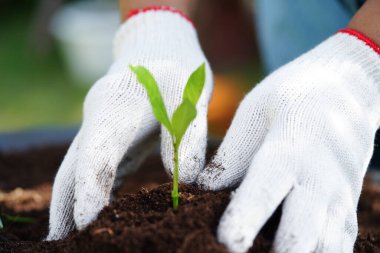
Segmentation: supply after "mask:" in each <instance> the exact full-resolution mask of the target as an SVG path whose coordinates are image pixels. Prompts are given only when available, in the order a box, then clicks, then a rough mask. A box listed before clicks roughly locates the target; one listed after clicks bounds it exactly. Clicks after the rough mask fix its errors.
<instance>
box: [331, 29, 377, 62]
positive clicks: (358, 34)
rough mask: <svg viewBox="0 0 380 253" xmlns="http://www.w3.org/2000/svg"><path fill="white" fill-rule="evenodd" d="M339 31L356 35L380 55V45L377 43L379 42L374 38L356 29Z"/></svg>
mask: <svg viewBox="0 0 380 253" xmlns="http://www.w3.org/2000/svg"><path fill="white" fill-rule="evenodd" d="M338 33H346V34H349V35H352V36H354V37H356V38H357V39H359V40H361V41H363V42H364V43H365V44H366V45H367V46H369V47H370V48H372V49H373V51H375V52H376V53H377V54H378V55H379V56H380V46H379V45H377V43H376V42H374V41H373V40H372V39H370V38H369V37H367V36H365V35H364V34H363V33H361V32H359V31H356V30H354V29H349V28H345V29H341V30H339V31H338Z"/></svg>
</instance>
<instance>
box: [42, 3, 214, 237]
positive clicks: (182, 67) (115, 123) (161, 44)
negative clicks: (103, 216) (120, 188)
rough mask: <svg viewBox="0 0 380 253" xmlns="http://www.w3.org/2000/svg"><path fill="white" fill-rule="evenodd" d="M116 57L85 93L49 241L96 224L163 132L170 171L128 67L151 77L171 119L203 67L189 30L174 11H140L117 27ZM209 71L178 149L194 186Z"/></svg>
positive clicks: (60, 177)
mask: <svg viewBox="0 0 380 253" xmlns="http://www.w3.org/2000/svg"><path fill="white" fill-rule="evenodd" d="M114 52H115V61H114V63H113V64H112V66H111V67H110V69H109V71H108V73H107V74H106V75H105V76H104V77H103V78H101V79H100V80H98V81H97V82H96V83H95V84H94V86H93V87H92V88H91V90H90V91H89V93H88V94H87V97H86V100H85V103H84V115H83V123H82V126H81V128H80V130H79V133H78V134H77V136H76V137H75V140H74V141H73V143H72V144H71V146H70V148H69V151H68V152H67V154H66V156H65V158H64V161H63V163H62V165H61V167H60V169H59V171H58V174H57V176H56V179H55V182H54V187H53V197H52V202H51V207H50V229H49V235H48V237H47V240H56V239H61V238H63V237H65V236H66V235H67V234H68V233H69V232H70V231H71V230H73V229H74V228H75V227H77V228H78V229H83V228H84V227H85V226H86V225H88V224H89V223H90V222H91V221H93V220H94V219H95V218H96V216H97V214H98V213H99V212H100V210H101V209H102V208H103V207H104V206H105V205H107V204H108V203H109V201H110V195H111V190H112V188H113V186H117V185H120V183H121V179H122V178H123V177H124V176H125V175H126V174H128V172H130V171H131V170H133V169H135V168H136V167H138V166H139V164H140V163H141V161H142V160H143V158H145V157H146V156H147V154H148V152H149V151H150V150H151V147H152V146H153V144H154V142H155V140H157V139H158V137H159V134H160V132H161V134H162V136H161V150H162V159H163V162H164V165H165V167H166V168H167V169H168V170H169V171H171V170H172V169H173V161H172V159H173V155H172V154H173V150H172V146H171V140H170V136H169V134H168V132H167V131H166V129H164V128H162V127H161V128H160V125H159V123H158V122H157V121H156V119H155V118H154V116H153V113H152V109H151V105H150V104H149V102H148V98H147V94H146V91H145V90H144V88H143V86H142V85H141V84H139V83H138V82H137V79H136V77H135V75H134V74H132V72H131V71H130V70H129V64H131V65H143V66H145V67H146V68H148V69H149V70H150V71H151V73H152V74H153V76H154V77H155V79H156V80H157V82H158V85H159V87H160V90H161V93H162V96H163V99H164V102H165V104H166V106H167V109H168V114H169V116H170V115H172V113H173V111H174V109H175V108H176V107H177V106H178V105H179V103H180V102H181V100H182V93H183V90H184V87H185V85H186V81H187V79H188V78H189V76H190V74H191V73H192V72H193V71H194V70H196V69H197V67H199V66H200V65H201V64H202V63H204V62H206V63H207V60H206V58H205V56H204V54H203V52H202V50H201V48H200V45H199V42H198V38H197V34H196V31H195V29H194V27H193V25H192V24H191V23H190V22H189V21H188V20H186V19H185V18H183V17H182V16H181V15H179V14H178V13H174V12H171V11H167V10H166V11H164V10H151V11H146V12H141V13H139V14H137V15H135V16H133V17H131V18H130V19H128V21H127V22H125V23H124V24H123V25H122V26H121V27H120V29H119V31H118V33H117V35H116V38H115V47H114ZM206 66H207V68H206V84H205V87H204V90H203V93H202V95H201V97H200V99H199V102H198V104H197V109H198V115H197V118H196V119H195V120H194V121H193V122H192V124H191V125H190V127H189V129H188V131H187V133H186V135H185V136H184V138H183V141H182V143H181V146H180V150H179V162H180V165H179V177H180V181H182V182H187V183H189V182H193V181H194V180H195V177H196V176H197V174H198V173H199V171H200V170H201V168H203V166H204V160H205V148H206V134H207V122H206V118H207V106H208V101H209V99H210V96H211V90H212V73H211V70H210V67H209V65H208V63H207V64H206ZM160 129H161V131H160ZM115 181H116V182H115ZM115 184H116V185H115Z"/></svg>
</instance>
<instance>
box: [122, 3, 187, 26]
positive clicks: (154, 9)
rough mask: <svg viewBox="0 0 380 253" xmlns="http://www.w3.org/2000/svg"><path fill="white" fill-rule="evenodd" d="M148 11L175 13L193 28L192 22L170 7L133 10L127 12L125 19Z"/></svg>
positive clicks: (183, 14)
mask: <svg viewBox="0 0 380 253" xmlns="http://www.w3.org/2000/svg"><path fill="white" fill-rule="evenodd" d="M148 11H168V12H171V13H176V14H178V15H180V16H181V17H183V18H184V19H186V20H187V21H189V22H190V23H191V24H192V25H193V26H194V23H193V21H192V20H191V19H190V18H189V17H188V16H187V15H186V14H185V13H183V12H181V11H179V10H177V9H175V8H173V7H170V6H150V7H146V8H143V9H133V10H130V11H129V14H128V16H127V18H126V19H128V18H131V17H133V16H136V15H138V14H140V13H145V12H148Z"/></svg>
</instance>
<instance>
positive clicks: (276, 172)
mask: <svg viewBox="0 0 380 253" xmlns="http://www.w3.org/2000/svg"><path fill="white" fill-rule="evenodd" d="M350 34H351V35H350ZM352 34H353V35H356V36H352ZM359 38H360V39H359ZM361 39H362V40H361ZM363 40H366V39H365V38H364V36H362V35H360V34H359V33H357V32H355V31H353V30H343V31H341V32H340V33H338V34H336V35H334V36H332V37H331V38H329V39H328V40H326V41H325V42H323V43H322V44H320V45H319V46H317V47H316V48H315V49H313V50H311V51H310V52H308V53H306V54H304V55H303V56H301V57H300V58H298V59H296V60H294V61H293V62H291V63H289V64H288V65H286V66H284V67H282V68H280V69H279V70H278V71H276V72H274V73H273V74H272V75H270V76H269V77H267V78H266V79H265V80H264V81H262V82H261V83H260V84H259V85H258V86H257V87H256V88H255V89H254V90H253V91H252V92H251V93H249V94H248V95H247V96H246V98H245V99H244V101H243V102H242V103H241V105H240V107H239V109H238V111H237V113H236V116H235V118H234V120H233V122H232V125H231V128H230V129H229V131H228V133H227V135H226V137H225V139H224V141H223V143H222V144H221V146H220V148H219V150H218V151H217V153H216V156H215V157H214V158H213V160H212V162H211V163H210V164H209V165H208V166H207V167H206V168H205V170H204V171H202V172H201V174H200V176H199V178H198V180H197V181H198V183H199V184H200V185H202V186H203V187H205V188H208V189H212V190H219V189H223V188H226V187H231V186H234V185H236V184H238V183H240V182H241V181H242V182H241V184H240V186H239V188H238V189H237V190H236V191H235V192H234V193H233V194H232V197H231V202H230V204H229V205H228V207H227V209H226V211H225V213H224V214H223V216H222V218H221V221H220V224H219V227H218V231H217V234H218V240H219V241H220V242H222V243H223V244H225V245H226V246H227V248H228V249H229V250H230V252H234V253H235V252H246V251H247V250H248V249H249V247H250V246H252V243H253V240H254V238H255V237H256V235H257V234H258V232H259V230H260V229H261V228H262V226H263V225H264V224H265V222H266V221H267V220H268V219H269V217H270V216H271V215H272V214H273V212H274V211H275V209H276V208H277V207H278V206H279V205H280V203H281V202H282V201H283V200H284V205H283V208H282V217H281V222H280V225H279V228H278V231H277V233H276V237H275V242H274V251H275V252H297V253H298V252H300V253H305V252H329V253H330V252H331V253H337V252H352V250H353V245H354V242H355V239H356V236H357V231H358V225H357V218H356V207H357V203H358V198H359V195H360V191H361V187H362V181H363V177H364V174H365V172H366V169H367V166H368V164H369V161H370V158H371V156H372V153H373V146H374V138H375V132H376V130H377V129H378V128H379V124H380V56H379V54H377V53H376V52H375V51H374V49H375V50H377V51H378V52H379V53H380V48H378V47H377V49H376V45H375V44H374V43H372V44H371V42H370V41H369V40H367V42H364V41H363ZM369 45H371V46H372V47H373V48H371V46H369Z"/></svg>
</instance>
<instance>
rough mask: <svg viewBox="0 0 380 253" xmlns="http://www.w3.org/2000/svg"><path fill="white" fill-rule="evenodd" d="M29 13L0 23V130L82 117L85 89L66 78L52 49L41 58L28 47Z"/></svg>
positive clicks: (60, 63) (73, 120)
mask: <svg viewBox="0 0 380 253" xmlns="http://www.w3.org/2000/svg"><path fill="white" fill-rule="evenodd" d="M23 2H25V1H23ZM31 14H32V13H30V10H29V12H26V11H25V12H24V11H22V12H19V13H18V14H17V16H15V17H10V16H8V17H7V18H6V19H5V20H4V22H0V33H1V35H0V36H1V37H2V39H1V41H0V131H10V130H19V129H23V128H30V127H37V126H42V125H58V124H59V125H65V124H66V125H67V124H73V123H78V122H79V121H80V118H81V107H82V101H83V98H84V96H85V94H86V91H87V88H83V87H81V86H80V85H78V84H75V83H74V81H72V80H71V79H70V78H69V76H68V74H67V73H66V72H65V68H64V66H63V63H62V62H61V60H60V58H59V55H58V53H57V50H56V49H55V48H53V50H51V51H50V52H49V53H48V54H46V55H43V56H41V55H39V54H37V53H36V52H35V50H34V49H33V48H32V47H31V46H30V28H31V23H32V22H31V19H32V18H31Z"/></svg>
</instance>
